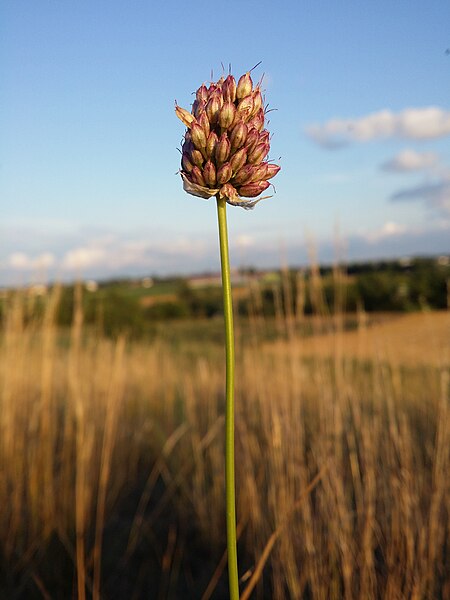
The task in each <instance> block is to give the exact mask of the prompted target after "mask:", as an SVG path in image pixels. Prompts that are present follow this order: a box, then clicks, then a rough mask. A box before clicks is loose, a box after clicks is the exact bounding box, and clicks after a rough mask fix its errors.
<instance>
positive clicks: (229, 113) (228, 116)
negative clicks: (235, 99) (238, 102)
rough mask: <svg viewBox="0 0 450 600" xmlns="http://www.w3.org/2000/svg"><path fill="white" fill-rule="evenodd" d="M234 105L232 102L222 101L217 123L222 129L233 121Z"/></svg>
mask: <svg viewBox="0 0 450 600" xmlns="http://www.w3.org/2000/svg"><path fill="white" fill-rule="evenodd" d="M235 114H236V107H235V105H234V104H233V103H232V102H224V105H223V106H222V108H221V109H220V113H219V125H220V126H221V127H222V129H228V127H230V125H231V124H232V123H233V121H234V116H235Z"/></svg>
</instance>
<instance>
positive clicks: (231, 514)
mask: <svg viewBox="0 0 450 600" xmlns="http://www.w3.org/2000/svg"><path fill="white" fill-rule="evenodd" d="M226 211H227V204H226V201H225V200H224V199H222V200H221V199H220V198H219V196H217V219H218V224H219V243H220V265H221V270H222V289H223V312H224V318H225V351H226V416H225V488H226V491H225V496H226V515H227V517H226V520H227V548H228V580H229V585H230V599H231V600H238V599H239V579H238V567H237V540H236V498H235V495H236V494H235V473H234V468H235V465H234V330H233V300H232V297H231V278H230V258H229V253H228V230H227V212H226Z"/></svg>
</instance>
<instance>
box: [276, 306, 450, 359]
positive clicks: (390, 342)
mask: <svg viewBox="0 0 450 600" xmlns="http://www.w3.org/2000/svg"><path fill="white" fill-rule="evenodd" d="M310 320H311V321H314V317H312V318H311V319H310ZM312 327H313V328H314V323H313V325H312ZM268 347H272V348H273V349H276V350H277V351H281V352H282V351H283V349H284V350H286V351H288V352H289V351H290V347H289V346H286V344H285V342H283V341H277V342H276V343H272V344H268V345H266V348H268ZM299 350H300V353H301V355H302V356H310V357H312V356H314V357H321V358H331V357H333V356H335V355H336V353H341V354H342V355H343V356H344V357H346V358H354V359H358V360H363V361H367V360H370V361H378V362H383V361H386V362H388V363H389V364H391V365H392V364H395V365H410V366H418V365H433V366H436V367H439V366H442V367H445V366H448V365H449V364H450V312H449V311H440V312H438V311H434V312H420V313H412V314H390V315H377V316H376V317H375V318H370V320H369V317H367V315H366V317H365V319H364V320H363V321H362V322H361V323H360V326H359V327H358V328H357V329H356V330H353V331H339V330H338V331H337V332H334V333H316V334H315V335H313V336H310V337H305V338H304V339H303V340H302V342H301V343H299Z"/></svg>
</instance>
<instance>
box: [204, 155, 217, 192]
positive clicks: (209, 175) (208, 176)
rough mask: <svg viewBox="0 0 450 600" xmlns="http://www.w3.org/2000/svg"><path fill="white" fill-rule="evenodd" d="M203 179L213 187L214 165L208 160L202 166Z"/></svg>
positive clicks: (214, 183) (214, 180)
mask: <svg viewBox="0 0 450 600" xmlns="http://www.w3.org/2000/svg"><path fill="white" fill-rule="evenodd" d="M203 179H204V180H205V182H206V185H209V187H214V186H215V185H216V167H215V166H214V165H213V164H212V162H211V161H210V160H208V161H207V162H206V164H205V166H204V167H203Z"/></svg>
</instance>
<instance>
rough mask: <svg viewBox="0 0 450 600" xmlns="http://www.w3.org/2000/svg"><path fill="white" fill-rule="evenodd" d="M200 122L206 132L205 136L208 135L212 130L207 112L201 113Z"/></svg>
mask: <svg viewBox="0 0 450 600" xmlns="http://www.w3.org/2000/svg"><path fill="white" fill-rule="evenodd" d="M198 124H199V125H200V127H201V128H202V129H203V131H204V132H205V136H206V137H208V135H209V132H210V125H209V119H208V117H207V115H206V113H205V112H203V113H202V114H201V115H200V118H199V119H198Z"/></svg>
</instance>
